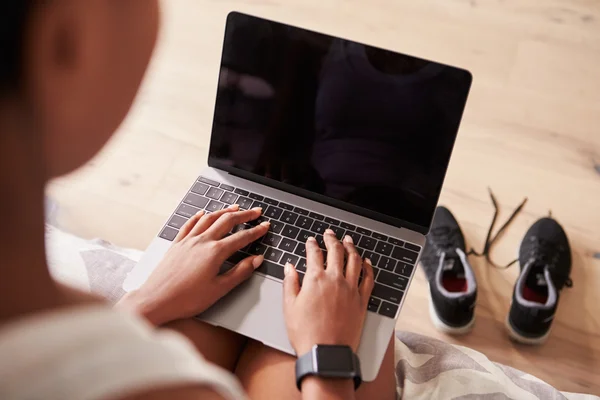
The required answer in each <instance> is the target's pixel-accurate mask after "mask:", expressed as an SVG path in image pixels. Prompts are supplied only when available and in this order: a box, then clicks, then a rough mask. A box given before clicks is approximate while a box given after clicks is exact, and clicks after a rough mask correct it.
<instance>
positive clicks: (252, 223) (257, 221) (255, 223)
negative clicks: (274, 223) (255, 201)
mask: <svg viewBox="0 0 600 400" xmlns="http://www.w3.org/2000/svg"><path fill="white" fill-rule="evenodd" d="M266 221H269V218H267V217H265V216H264V215H261V216H260V217H258V218H256V219H253V220H252V221H248V222H246V223H247V224H248V225H250V226H252V227H255V226H258V225H260V224H262V223H263V222H266Z"/></svg>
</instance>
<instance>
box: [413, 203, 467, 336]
mask: <svg viewBox="0 0 600 400" xmlns="http://www.w3.org/2000/svg"><path fill="white" fill-rule="evenodd" d="M421 265H422V266H423V269H424V270H425V274H426V275H427V279H428V280H429V291H430V293H431V301H430V303H429V313H430V316H431V320H432V322H433V324H434V325H435V327H436V328H437V329H439V330H440V331H442V332H445V333H449V334H454V335H460V334H464V333H467V332H469V331H470V330H471V328H472V327H473V324H474V323H475V301H476V299H477V282H476V281H475V274H474V273H473V269H472V268H471V265H470V264H469V261H468V260H467V255H466V246H465V238H464V236H463V234H462V231H461V230H460V226H459V225H458V222H457V221H456V219H455V218H454V216H453V215H452V213H451V212H450V210H448V209H447V208H445V207H441V206H440V207H438V208H437V209H436V211H435V216H434V217H433V223H432V225H431V231H430V232H429V234H428V235H427V240H426V242H425V247H424V249H423V254H422V255H421Z"/></svg>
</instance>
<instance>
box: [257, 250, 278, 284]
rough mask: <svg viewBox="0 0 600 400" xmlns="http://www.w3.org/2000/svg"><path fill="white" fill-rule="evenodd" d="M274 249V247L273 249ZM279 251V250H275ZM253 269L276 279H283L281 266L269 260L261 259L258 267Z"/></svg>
mask: <svg viewBox="0 0 600 400" xmlns="http://www.w3.org/2000/svg"><path fill="white" fill-rule="evenodd" d="M273 250H275V249H273ZM275 251H279V250H275ZM255 271H257V272H260V273H263V274H265V275H267V276H272V277H274V278H277V279H283V278H284V277H285V274H284V273H283V266H281V265H277V264H274V263H272V262H270V261H266V260H265V261H263V263H262V264H261V266H260V267H258V268H257V269H256V270H255Z"/></svg>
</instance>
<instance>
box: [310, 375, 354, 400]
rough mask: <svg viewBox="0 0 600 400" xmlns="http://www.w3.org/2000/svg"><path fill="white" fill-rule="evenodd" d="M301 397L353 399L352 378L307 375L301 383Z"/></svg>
mask: <svg viewBox="0 0 600 400" xmlns="http://www.w3.org/2000/svg"><path fill="white" fill-rule="evenodd" d="M301 391H302V397H304V398H306V399H319V398H327V399H344V400H346V399H354V398H355V396H354V382H353V381H352V379H343V378H324V377H320V376H307V377H306V378H304V379H303V380H302V384H301Z"/></svg>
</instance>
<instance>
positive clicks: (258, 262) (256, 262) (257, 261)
mask: <svg viewBox="0 0 600 400" xmlns="http://www.w3.org/2000/svg"><path fill="white" fill-rule="evenodd" d="M264 260H265V257H264V256H256V257H254V260H252V266H253V267H254V269H256V268H258V267H260V265H261V264H262V263H263V261H264Z"/></svg>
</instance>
